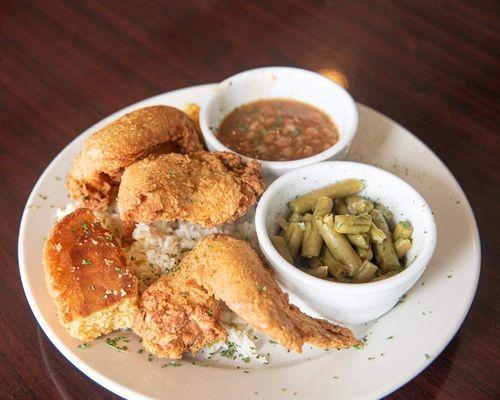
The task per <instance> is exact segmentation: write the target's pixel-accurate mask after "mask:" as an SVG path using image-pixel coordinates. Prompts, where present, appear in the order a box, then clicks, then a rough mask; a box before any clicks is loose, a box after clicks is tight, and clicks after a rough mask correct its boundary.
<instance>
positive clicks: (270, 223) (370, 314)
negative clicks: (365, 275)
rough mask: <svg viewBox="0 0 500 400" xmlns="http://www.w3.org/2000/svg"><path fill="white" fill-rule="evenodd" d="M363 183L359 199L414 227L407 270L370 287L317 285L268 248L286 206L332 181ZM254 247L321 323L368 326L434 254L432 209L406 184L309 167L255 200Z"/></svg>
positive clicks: (371, 172) (339, 167) (335, 165)
mask: <svg viewBox="0 0 500 400" xmlns="http://www.w3.org/2000/svg"><path fill="white" fill-rule="evenodd" d="M349 178H357V179H362V180H363V182H364V183H365V188H364V189H363V191H362V192H361V195H363V196H366V197H369V198H371V199H373V200H375V201H377V202H379V203H381V204H383V205H385V206H386V207H387V208H388V209H389V210H390V211H392V213H393V215H394V219H395V221H396V222H397V221H401V220H406V219H408V220H410V221H411V223H412V224H413V227H414V232H413V245H412V248H411V250H410V252H409V254H408V257H407V259H408V265H407V266H406V269H404V270H403V271H402V272H400V273H399V274H397V275H395V276H393V277H390V278H387V279H385V280H381V281H377V282H372V283H362V284H354V283H337V282H330V281H326V280H322V279H319V278H316V277H313V276H311V275H308V274H306V273H305V272H302V271H301V270H300V269H298V268H296V267H294V266H293V265H291V264H289V263H288V262H287V261H286V260H285V259H284V258H283V257H281V255H280V254H279V253H278V252H277V251H276V249H275V248H274V247H273V245H272V244H271V241H270V239H269V235H274V234H276V233H277V232H278V230H279V227H278V223H277V221H278V218H279V217H282V216H285V217H286V216H287V215H288V213H289V210H288V206H287V203H288V202H289V201H290V200H292V199H294V198H295V197H296V196H299V195H302V194H305V193H308V192H310V191H312V190H315V189H318V188H321V187H324V186H327V185H329V184H332V183H334V182H336V181H339V180H343V179H349ZM255 227H256V231H257V237H258V240H259V245H260V248H261V250H262V252H263V253H264V256H265V257H266V259H267V261H268V262H269V263H270V264H271V266H272V267H273V269H274V271H275V272H276V274H277V278H278V280H279V282H280V283H281V284H282V285H284V286H285V287H286V288H287V289H288V290H290V291H292V292H294V293H296V294H297V295H298V296H299V297H301V299H302V300H303V301H305V302H306V303H307V304H308V305H309V306H310V307H311V308H312V309H314V310H315V311H317V312H318V313H319V314H321V315H323V316H324V317H326V318H328V319H331V320H335V321H340V322H344V323H348V324H358V323H363V322H367V321H371V320H373V319H375V318H378V317H379V316H381V315H382V314H384V313H386V312H387V311H389V310H390V309H391V308H392V307H393V306H394V305H395V304H396V302H397V301H398V299H399V298H400V297H401V296H402V295H403V294H404V293H405V292H406V291H408V289H410V288H411V287H412V286H413V285H414V284H415V282H416V281H417V280H418V279H419V278H420V276H421V275H422V273H423V272H424V270H425V268H426V266H427V264H428V263H429V261H430V259H431V257H432V254H433V252H434V249H435V246H436V240H437V233H436V224H435V221H434V216H433V214H432V211H431V209H430V208H429V206H428V204H427V203H426V201H425V200H424V199H423V198H422V196H421V195H420V194H419V193H418V192H417V191H416V190H415V189H414V188H413V187H411V186H410V185H409V184H407V183H406V182H404V181H403V180H402V179H400V178H398V177H397V176H395V175H392V174H390V173H389V172H386V171H384V170H381V169H379V168H376V167H373V166H370V165H366V164H360V163H354V162H345V161H330V162H324V163H319V164H315V165H309V166H307V167H304V168H300V169H297V170H294V171H291V172H289V173H287V174H286V175H283V176H282V177H280V178H278V179H277V180H276V181H274V182H273V183H272V184H271V185H270V186H269V187H268V189H267V190H266V191H265V193H264V195H263V196H262V198H261V199H260V201H259V203H258V206H257V212H256V215H255Z"/></svg>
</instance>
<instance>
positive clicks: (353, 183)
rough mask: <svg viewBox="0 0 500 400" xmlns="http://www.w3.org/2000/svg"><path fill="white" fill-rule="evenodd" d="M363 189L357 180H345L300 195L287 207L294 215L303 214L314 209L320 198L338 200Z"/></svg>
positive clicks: (361, 183)
mask: <svg viewBox="0 0 500 400" xmlns="http://www.w3.org/2000/svg"><path fill="white" fill-rule="evenodd" d="M363 187H364V185H363V182H361V181H360V180H359V179H346V180H343V181H340V182H337V183H334V184H332V185H328V186H326V187H324V188H321V189H317V190H313V191H312V192H310V193H307V194H305V195H302V196H300V197H298V198H296V199H295V200H292V201H291V202H290V204H289V205H290V208H291V209H292V211H293V212H294V213H297V214H304V213H306V212H308V211H311V210H313V209H314V206H315V205H316V202H317V201H318V198H319V197H321V196H326V197H330V198H333V199H338V198H342V197H347V196H351V195H354V194H356V193H359V192H360V191H361V190H362V189H363Z"/></svg>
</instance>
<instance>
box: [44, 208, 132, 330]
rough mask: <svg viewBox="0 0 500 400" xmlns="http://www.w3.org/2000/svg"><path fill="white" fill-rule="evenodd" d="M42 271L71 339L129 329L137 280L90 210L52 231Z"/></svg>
mask: <svg viewBox="0 0 500 400" xmlns="http://www.w3.org/2000/svg"><path fill="white" fill-rule="evenodd" d="M43 265H44V272H45V278H46V283H47V288H48V291H49V294H50V295H51V297H52V299H53V300H54V302H55V305H56V308H57V312H58V315H59V319H60V321H61V323H62V324H63V325H64V326H65V327H66V328H67V329H68V330H69V331H70V334H71V335H72V336H75V337H78V338H80V339H82V340H89V339H93V338H95V337H97V336H100V335H101V334H105V333H108V332H110V331H111V330H115V329H118V328H127V327H130V325H131V318H130V316H131V315H132V314H133V312H131V311H133V310H131V308H135V303H136V298H137V279H136V278H135V277H134V276H132V274H131V273H130V272H129V271H128V269H127V267H126V261H125V256H124V254H123V252H122V250H121V248H120V247H119V246H118V245H117V243H116V241H115V240H114V238H113V237H112V235H111V234H110V233H109V232H108V231H107V230H106V229H104V228H103V227H102V225H101V224H100V222H98V221H96V219H95V217H94V214H93V213H92V212H91V211H90V210H87V209H84V208H80V209H78V210H76V211H75V212H73V213H71V214H69V215H67V216H66V217H64V218H63V219H62V220H61V221H59V222H58V223H57V224H56V225H55V226H54V227H53V229H52V231H51V233H50V235H49V237H48V239H47V240H46V242H45V246H44V252H43ZM126 325H128V326H126Z"/></svg>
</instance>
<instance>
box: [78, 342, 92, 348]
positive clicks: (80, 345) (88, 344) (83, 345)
mask: <svg viewBox="0 0 500 400" xmlns="http://www.w3.org/2000/svg"><path fill="white" fill-rule="evenodd" d="M90 346H91V344H90V343H82V344H79V345H78V348H79V349H88V348H89V347H90Z"/></svg>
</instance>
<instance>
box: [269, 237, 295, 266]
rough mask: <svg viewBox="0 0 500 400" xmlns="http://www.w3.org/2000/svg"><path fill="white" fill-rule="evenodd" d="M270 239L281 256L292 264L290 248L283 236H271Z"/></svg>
mask: <svg viewBox="0 0 500 400" xmlns="http://www.w3.org/2000/svg"><path fill="white" fill-rule="evenodd" d="M270 239H271V243H272V244H273V246H274V247H275V249H276V250H278V253H280V254H281V257H283V258H284V259H285V260H287V261H288V262H289V263H290V264H293V258H292V254H291V253H290V249H289V248H288V246H287V244H286V242H285V239H284V238H283V236H271V237H270Z"/></svg>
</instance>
